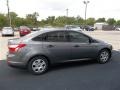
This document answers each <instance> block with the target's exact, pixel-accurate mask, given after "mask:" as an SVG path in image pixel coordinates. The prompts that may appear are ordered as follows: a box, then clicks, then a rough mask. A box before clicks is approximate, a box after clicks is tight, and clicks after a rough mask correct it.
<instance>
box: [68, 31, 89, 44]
mask: <svg viewBox="0 0 120 90" xmlns="http://www.w3.org/2000/svg"><path fill="white" fill-rule="evenodd" d="M68 36H69V39H70V42H79V43H89V38H88V37H87V36H85V35H83V34H82V33H79V32H74V31H73V32H69V34H68Z"/></svg>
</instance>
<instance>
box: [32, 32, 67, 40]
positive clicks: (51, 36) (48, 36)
mask: <svg viewBox="0 0 120 90" xmlns="http://www.w3.org/2000/svg"><path fill="white" fill-rule="evenodd" d="M33 40H34V41H45V42H65V41H67V39H66V34H65V32H64V31H54V32H48V33H45V34H42V35H39V36H37V37H35V38H34V39H33Z"/></svg>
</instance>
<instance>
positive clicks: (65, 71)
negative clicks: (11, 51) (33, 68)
mask: <svg viewBox="0 0 120 90" xmlns="http://www.w3.org/2000/svg"><path fill="white" fill-rule="evenodd" d="M119 58H120V53H119V52H118V51H113V57H112V60H111V61H110V62H109V63H106V64H98V63H96V62H95V61H84V62H83V61H81V62H74V63H67V64H60V65H57V66H52V68H51V69H50V70H49V72H47V73H46V74H43V75H38V76H35V75H31V74H30V73H29V72H27V71H26V70H20V69H13V68H10V67H8V66H7V64H6V61H5V60H1V61H0V90H120V60H119Z"/></svg>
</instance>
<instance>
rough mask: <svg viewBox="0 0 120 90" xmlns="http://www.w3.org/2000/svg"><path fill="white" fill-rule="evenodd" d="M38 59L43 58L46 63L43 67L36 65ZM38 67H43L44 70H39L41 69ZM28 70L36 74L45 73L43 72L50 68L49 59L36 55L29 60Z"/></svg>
mask: <svg viewBox="0 0 120 90" xmlns="http://www.w3.org/2000/svg"><path fill="white" fill-rule="evenodd" d="M37 60H42V62H44V63H45V64H44V66H43V65H42V67H40V66H35V65H34V64H35V63H36V62H37ZM40 62H41V61H40ZM37 64H38V62H37ZM35 67H36V70H34V68H35ZM37 68H40V70H41V69H42V71H39V69H37ZM28 70H29V72H31V73H32V74H34V75H40V74H43V73H45V72H46V71H47V70H48V60H47V59H46V58H45V57H42V56H36V57H34V58H32V59H31V60H30V61H29V63H28Z"/></svg>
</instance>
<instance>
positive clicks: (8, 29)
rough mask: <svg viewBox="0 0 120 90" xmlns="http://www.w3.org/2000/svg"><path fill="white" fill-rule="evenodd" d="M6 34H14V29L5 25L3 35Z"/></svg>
mask: <svg viewBox="0 0 120 90" xmlns="http://www.w3.org/2000/svg"><path fill="white" fill-rule="evenodd" d="M6 35H10V36H14V30H13V28H12V27H3V29H2V36H6Z"/></svg>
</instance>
